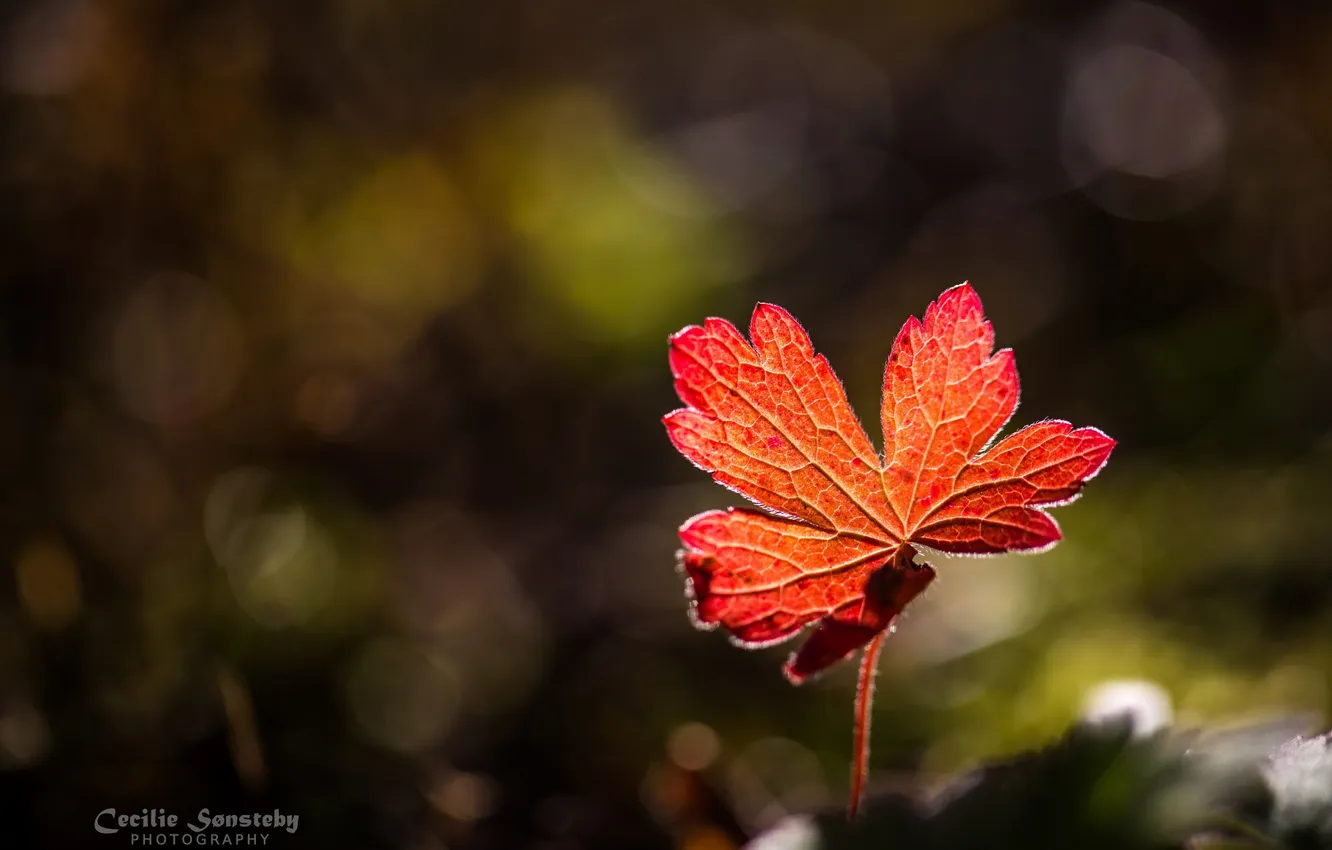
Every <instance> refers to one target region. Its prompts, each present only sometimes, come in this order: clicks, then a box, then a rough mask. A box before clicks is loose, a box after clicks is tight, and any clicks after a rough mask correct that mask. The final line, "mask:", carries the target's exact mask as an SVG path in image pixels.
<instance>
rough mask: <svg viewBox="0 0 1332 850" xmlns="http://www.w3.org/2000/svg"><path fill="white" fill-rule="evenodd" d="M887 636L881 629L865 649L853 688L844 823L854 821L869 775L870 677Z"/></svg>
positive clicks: (871, 697) (871, 694) (877, 662)
mask: <svg viewBox="0 0 1332 850" xmlns="http://www.w3.org/2000/svg"><path fill="white" fill-rule="evenodd" d="M887 635H888V630H887V629H884V630H883V631H881V632H879V633H878V634H877V635H875V636H874V639H873V640H871V641H870V642H869V643H868V644H866V645H865V655H864V657H863V658H861V660H860V678H859V680H858V682H857V685H856V721H855V726H854V728H853V730H852V744H851V746H852V749H853V752H852V756H851V801H850V803H848V804H847V810H846V819H847V820H849V821H853V820H855V819H856V812H857V811H859V809H860V798H861V796H862V795H863V794H864V792H865V777H866V775H867V774H868V773H869V733H870V709H871V707H872V706H873V705H874V673H875V671H876V670H878V667H879V649H880V647H882V646H883V639H884V638H885V637H886V636H887Z"/></svg>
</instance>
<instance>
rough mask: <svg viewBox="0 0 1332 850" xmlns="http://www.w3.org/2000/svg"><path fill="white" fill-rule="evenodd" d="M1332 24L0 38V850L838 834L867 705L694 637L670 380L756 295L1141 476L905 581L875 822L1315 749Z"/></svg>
mask: <svg viewBox="0 0 1332 850" xmlns="http://www.w3.org/2000/svg"><path fill="white" fill-rule="evenodd" d="M1330 11H1332V10H1329V9H1328V8H1327V4H1323V3H1315V2H1289V3H1275V2H1254V0H1250V1H1249V2H1244V3H1240V2H1238V0H1219V2H1207V3H1202V2H1197V0H1194V1H1193V2H1187V3H1181V4H1178V5H1174V6H1167V5H1163V4H1159V3H1158V4H1149V3H1142V2H1128V0H1124V1H1123V2H1111V3H1105V4H1088V3H1085V2H1073V0H1069V2H1043V3H1037V2H1024V0H940V2H928V3H927V2H902V3H862V2H852V0H836V2H827V3H812V2H803V3H802V2H788V3H778V4H760V3H749V2H743V0H716V2H703V0H696V1H695V0H686V2H681V3H654V2H648V3H612V2H607V0H573V2H571V3H542V2H536V0H493V2H489V3H485V4H479V5H478V4H457V3H442V2H424V0H335V2H331V3H312V2H305V0H295V2H283V3H259V2H252V0H204V2H192V3H167V2H161V0H137V1H136V2H129V0H27V2H22V3H15V4H8V5H7V6H6V7H5V8H4V9H3V11H0V191H3V199H4V202H3V204H0V402H2V403H0V473H2V474H0V548H2V550H3V551H2V552H0V557H3V559H4V563H5V568H4V575H5V576H6V577H7V579H6V581H4V582H2V583H0V588H2V589H0V807H2V808H0V817H3V821H0V836H2V837H3V841H2V842H0V843H4V845H5V846H16V847H25V846H33V847H60V848H65V847H76V846H85V845H87V846H91V845H95V846H99V847H105V846H110V845H109V844H108V843H107V841H114V840H115V839H113V838H112V837H108V836H99V835H97V834H95V833H94V832H93V831H92V819H93V817H94V816H95V815H96V813H97V812H98V811H100V810H102V809H104V808H108V807H115V808H117V809H119V810H121V811H139V810H141V809H143V808H148V807H161V808H165V809H167V810H168V811H174V812H177V813H178V814H180V815H183V816H189V815H190V814H191V813H192V812H197V810H198V809H199V808H203V807H208V808H210V809H212V810H214V811H239V810H250V809H253V808H256V807H257V808H260V809H263V808H267V807H276V806H280V807H281V808H282V809H284V810H286V811H289V812H294V813H298V814H299V815H300V816H301V819H302V820H301V832H300V835H299V839H300V841H301V845H300V846H316V847H325V848H331V847H356V848H367V847H394V848H415V849H416V850H425V849H426V848H433V849H435V850H437V848H440V847H478V848H489V847H504V848H508V847H529V846H545V847H559V848H570V849H571V848H575V847H586V848H593V847H625V846H636V847H670V846H678V847H682V848H689V850H709V848H724V847H738V846H740V845H742V844H743V843H744V842H745V841H746V840H748V839H749V838H750V837H752V836H754V835H757V834H759V833H760V832H762V831H763V830H765V829H768V828H770V827H771V826H773V825H774V824H775V823H777V822H778V821H780V820H781V819H782V818H784V817H786V816H787V815H789V814H792V813H796V812H803V811H812V810H816V809H818V808H819V807H821V806H824V805H828V804H835V803H839V802H841V801H843V800H844V799H845V789H846V779H845V776H846V773H845V771H846V768H847V766H848V764H849V751H850V743H851V742H850V736H849V735H848V734H847V731H846V730H847V728H848V721H849V714H850V712H849V709H848V706H849V704H850V695H851V690H850V689H851V682H852V679H853V674H854V671H852V670H850V669H845V670H838V671H834V672H833V674H832V675H830V676H828V677H825V678H824V679H822V680H820V681H819V682H818V683H815V684H812V685H810V686H807V687H804V688H800V689H792V688H790V686H788V685H787V684H786V683H785V682H784V681H783V680H782V678H781V676H780V674H779V673H777V672H776V671H777V669H778V667H779V663H777V662H779V661H780V658H781V657H782V653H784V651H785V650H784V649H774V650H772V653H773V657H769V656H768V655H767V654H766V653H738V652H734V651H731V650H730V649H729V648H728V647H727V646H726V645H725V643H724V640H723V639H722V638H721V637H720V636H718V635H716V634H705V633H700V632H696V631H694V630H693V629H692V628H691V627H690V625H689V622H688V620H687V618H686V616H685V610H684V605H685V603H684V599H683V595H682V586H681V580H680V578H679V577H678V576H677V575H676V574H675V572H674V570H673V563H674V550H675V548H676V546H677V540H676V535H675V526H676V525H677V524H678V522H679V520H680V518H681V517H685V516H689V515H691V514H693V513H696V512H699V511H701V510H704V509H707V508H711V507H721V506H724V505H726V504H729V503H730V502H731V500H732V498H733V497H732V495H731V494H729V493H727V492H725V491H724V490H722V489H721V488H719V487H717V486H715V485H713V484H711V483H709V482H706V481H702V480H700V476H699V475H698V474H697V472H696V470H693V469H692V468H690V467H689V466H688V465H687V464H686V463H684V462H683V461H681V460H680V458H679V457H678V456H677V455H676V454H675V452H674V451H673V450H672V449H671V447H670V445H669V443H668V441H667V440H666V438H665V435H664V434H663V433H662V429H661V425H660V417H661V415H662V414H663V413H665V412H666V411H668V410H670V409H672V408H673V407H674V406H675V403H674V397H673V393H672V390H671V383H670V375H669V371H668V369H667V366H666V362H665V339H666V336H667V334H668V333H670V332H672V331H674V330H676V329H678V328H679V327H681V326H682V325H684V324H686V323H688V322H696V321H698V320H700V319H702V318H703V317H705V316H707V315H721V316H725V317H727V318H729V319H731V320H733V321H741V320H743V319H744V317H745V316H746V315H748V313H749V311H750V310H751V309H752V307H753V305H754V303H755V302H757V301H760V300H763V301H773V302H776V303H780V304H782V305H783V306H786V307H788V308H789V309H791V311H792V312H793V313H795V314H796V315H799V316H800V317H801V321H802V322H803V323H804V324H805V325H806V327H807V329H808V330H809V332H810V334H811V337H812V338H813V341H814V344H815V345H816V346H817V347H818V348H819V350H821V351H823V352H825V353H827V354H828V356H829V358H830V359H831V360H832V361H833V362H835V363H837V364H839V366H838V372H839V374H840V375H841V377H842V378H843V380H844V381H845V382H846V386H847V391H848V395H849V396H850V400H851V402H852V404H853V405H854V406H855V407H856V408H857V409H860V410H873V409H874V408H875V406H876V405H877V403H878V394H879V390H880V386H881V378H882V366H883V362H884V358H885V357H886V356H887V354H888V351H889V348H890V347H891V343H892V339H893V337H894V335H895V334H896V332H897V330H898V328H899V327H900V326H901V324H902V322H903V320H904V319H905V318H906V317H907V316H908V315H910V314H912V313H918V312H919V311H920V310H921V309H923V307H924V306H925V305H926V304H927V303H928V302H929V300H930V299H931V298H932V297H933V296H934V295H935V294H937V293H938V292H939V291H941V290H942V289H944V288H946V287H948V286H950V285H953V284H955V283H958V282H961V281H962V280H964V279H971V280H972V281H973V283H974V284H975V286H976V288H977V290H978V291H979V292H980V294H981V295H982V297H983V298H984V300H985V305H986V309H987V311H988V313H989V314H990V316H991V318H992V319H993V320H994V323H995V326H996V327H997V328H998V329H999V338H998V340H997V342H998V344H999V345H1000V346H1011V347H1013V348H1014V349H1015V351H1016V356H1017V358H1018V361H1019V364H1020V367H1021V375H1022V380H1023V406H1022V409H1021V411H1020V414H1019V415H1020V416H1021V421H1023V422H1031V421H1036V420H1039V419H1040V418H1043V417H1046V416H1052V415H1058V416H1060V417H1065V418H1068V419H1070V420H1073V421H1076V422H1093V423H1096V424H1097V425H1099V426H1102V427H1103V428H1104V429H1105V430H1106V431H1107V432H1108V433H1109V434H1111V435H1112V436H1113V437H1115V438H1116V439H1117V440H1119V447H1118V448H1117V449H1116V455H1115V460H1114V462H1113V464H1112V465H1111V466H1110V468H1109V469H1108V470H1107V472H1106V473H1105V474H1103V475H1102V476H1101V477H1099V478H1098V479H1097V480H1096V481H1095V482H1094V486H1095V488H1096V492H1095V498H1089V499H1086V500H1084V501H1080V502H1078V503H1076V504H1073V505H1069V506H1067V507H1065V508H1062V509H1061V511H1060V513H1059V521H1060V523H1061V526H1062V528H1063V531H1064V534H1065V538H1066V539H1065V541H1064V543H1062V544H1061V545H1060V546H1059V547H1058V548H1057V549H1055V550H1054V551H1052V552H1050V553H1048V554H1044V555H1039V556H1034V557H1014V558H1001V559H988V560H943V559H941V560H939V561H936V562H932V563H935V566H936V567H937V568H938V571H939V578H938V580H937V581H936V582H935V583H934V586H933V587H932V589H931V591H930V593H929V594H927V595H926V596H925V597H924V598H923V599H921V600H919V601H918V602H917V603H916V604H915V606H914V607H913V611H912V612H911V613H910V615H909V616H908V617H907V618H906V619H905V620H904V622H903V623H902V624H901V627H900V628H899V631H898V633H897V634H896V635H895V636H894V638H893V639H892V640H891V641H889V642H888V645H887V647H886V649H885V652H884V658H883V673H882V675H881V677H880V679H879V689H878V698H877V708H876V724H875V731H874V742H875V750H874V753H873V768H874V770H875V771H876V773H877V775H878V776H879V777H880V778H881V779H882V778H885V777H891V776H899V775H911V776H913V777H916V776H919V777H926V778H929V777H934V776H939V775H943V774H951V773H953V772H954V771H957V770H964V769H966V768H968V767H970V766H972V765H974V764H975V763H977V762H978V761H981V760H985V761H989V762H993V761H995V760H1002V759H1005V758H1008V757H1011V756H1012V755H1013V754H1014V753H1017V752H1020V751H1024V750H1029V749H1033V748H1040V747H1044V746H1046V745H1047V744H1049V742H1051V741H1053V740H1056V739H1057V738H1058V737H1059V736H1060V734H1061V733H1062V730H1064V729H1066V728H1068V726H1069V724H1070V723H1071V722H1072V721H1073V720H1074V719H1075V718H1077V717H1078V716H1080V715H1081V714H1082V713H1083V712H1084V710H1086V709H1087V708H1088V707H1089V706H1090V707H1091V708H1092V709H1095V710H1096V711H1103V710H1105V711H1108V710H1109V709H1110V708H1113V706H1114V705H1116V704H1117V701H1119V700H1122V699H1123V698H1124V695H1125V694H1136V695H1138V697H1141V696H1142V695H1144V694H1147V695H1150V700H1149V701H1150V702H1151V704H1153V705H1155V706H1156V713H1157V715H1159V718H1160V722H1161V723H1162V724H1166V723H1168V722H1171V721H1173V722H1175V723H1177V724H1179V725H1182V726H1190V727H1191V726H1206V725H1209V724H1212V723H1216V722H1222V721H1227V722H1228V721H1229V719H1230V718H1235V717H1244V716H1249V715H1262V714H1268V713H1278V712H1287V711H1299V712H1309V713H1311V714H1313V715H1315V716H1319V717H1321V716H1323V715H1324V714H1325V712H1326V711H1327V709H1328V707H1329V705H1328V703H1329V698H1330V697H1329V685H1330V684H1332V681H1330V678H1329V674H1330V673H1332V644H1329V642H1328V640H1327V635H1328V634H1329V629H1330V628H1332V556H1330V555H1329V552H1332V525H1330V524H1329V523H1328V522H1327V517H1328V516H1329V512H1330V511H1332V489H1330V488H1329V487H1328V481H1329V480H1332V391H1330V390H1329V387H1332V240H1330V239H1328V238H1327V235H1326V229H1327V226H1328V224H1327V223H1328V221H1329V220H1332V107H1330V106H1329V104H1332V14H1330ZM1291 811H1296V809H1292V810H1291ZM1292 823H1293V822H1292ZM102 839H107V841H103V840H102ZM274 840H275V841H276V839H274Z"/></svg>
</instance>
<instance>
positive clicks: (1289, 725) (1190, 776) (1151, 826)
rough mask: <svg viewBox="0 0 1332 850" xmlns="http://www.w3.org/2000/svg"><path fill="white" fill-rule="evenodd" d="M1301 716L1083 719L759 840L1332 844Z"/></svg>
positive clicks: (990, 849)
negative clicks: (1195, 721)
mask: <svg viewBox="0 0 1332 850" xmlns="http://www.w3.org/2000/svg"><path fill="white" fill-rule="evenodd" d="M1307 728H1308V726H1307V723H1306V722H1305V721H1303V720H1300V719H1290V720H1282V721H1278V722H1273V723H1264V724H1257V725H1249V726H1244V727H1238V728H1234V729H1228V730H1224V731H1214V732H1200V731H1178V730H1163V731H1159V732H1156V733H1154V734H1151V735H1135V734H1134V730H1133V727H1132V723H1131V722H1130V721H1128V720H1127V719H1125V720H1124V721H1123V722H1120V721H1112V722H1109V723H1100V724H1090V723H1083V724H1079V725H1077V726H1075V727H1073V728H1072V729H1071V730H1070V731H1069V732H1068V733H1067V734H1065V735H1064V737H1063V738H1061V739H1060V740H1059V741H1057V742H1055V743H1054V744H1052V745H1051V746H1049V747H1047V748H1045V749H1042V750H1038V751H1033V752H1028V753H1023V754H1020V755H1018V756H1016V757H1014V758H1012V759H1009V760H1007V761H1004V762H999V763H995V764H991V765H987V766H985V767H982V768H980V769H978V770H975V771H973V772H971V773H968V774H965V775H963V776H961V777H959V778H958V779H955V780H953V781H951V782H949V783H948V784H947V785H945V786H944V787H943V788H942V789H941V790H940V791H938V792H937V793H935V794H932V795H906V794H888V795H881V796H876V797H871V798H870V799H869V800H868V801H867V803H866V807H865V809H864V813H863V815H862V816H861V817H860V818H859V819H857V820H856V821H855V823H850V824H849V823H847V821H846V817H845V814H844V813H842V812H826V813H820V814H817V815H814V816H810V817H802V818H793V819H790V820H788V821H787V822H784V823H783V824H780V825H778V827H777V828H775V829H774V830H772V831H771V832H769V833H767V834H765V835H762V836H759V837H758V838H757V839H756V840H755V841H754V842H752V843H751V844H750V845H749V848H750V850H816V849H817V850H889V849H890V848H891V850H973V849H974V850H1005V848H1014V850H1017V848H1021V850H1074V848H1076V850H1226V848H1288V850H1315V848H1318V849H1319V850H1321V848H1332V743H1329V739H1328V738H1327V737H1314V738H1302V737H1292V736H1297V735H1298V733H1299V732H1301V731H1304V729H1307Z"/></svg>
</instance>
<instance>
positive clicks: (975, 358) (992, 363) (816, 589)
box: [665, 283, 1115, 810]
mask: <svg viewBox="0 0 1332 850" xmlns="http://www.w3.org/2000/svg"><path fill="white" fill-rule="evenodd" d="M749 336H750V340H752V343H751V341H749V340H746V339H745V338H744V336H743V335H741V333H740V332H739V331H738V330H736V328H735V326H734V325H732V324H730V323H729V322H726V321H724V320H722V319H708V320H707V322H705V323H704V325H703V327H701V328H700V327H687V328H685V329H684V330H682V331H680V332H679V333H677V334H675V335H674V336H672V337H671V341H670V343H671V347H670V362H671V371H672V372H673V373H674V375H675V388H676V391H677V392H678V393H679V395H680V398H681V400H682V401H684V403H685V404H686V405H688V407H686V408H683V409H681V410H676V411H675V412H673V413H671V414H669V415H668V416H667V417H666V418H665V423H666V430H667V433H668V434H669V435H670V438H671V441H672V442H673V443H674V444H675V446H676V448H678V449H679V450H680V452H681V453H682V454H683V455H684V456H685V457H687V458H689V460H691V461H692V462H693V463H694V464H695V465H697V466H698V467H700V468H701V469H703V470H705V471H707V472H710V473H711V474H712V476H713V478H715V479H716V480H717V481H718V482H720V483H722V484H724V485H726V486H727V487H730V488H731V489H733V490H735V491H736V492H738V493H740V494H741V495H743V496H745V497H747V498H749V499H751V500H752V501H754V502H756V503H757V504H758V505H760V506H762V507H764V508H767V509H768V510H769V511H771V512H772V514H765V513H762V512H759V511H753V510H743V509H735V508H732V509H730V510H727V511H709V512H707V513H703V514H700V515H698V516H696V517H694V518H693V519H691V520H689V521H688V522H686V523H685V524H684V526H683V527H682V528H681V529H680V538H681V540H682V541H683V543H684V550H683V552H682V553H681V563H682V565H683V567H684V571H685V574H686V582H687V587H688V590H689V594H690V597H691V598H692V599H693V616H694V620H695V622H696V623H697V624H698V625H699V626H700V627H704V628H712V627H715V626H717V625H722V626H724V627H725V628H726V629H727V630H728V631H729V632H730V633H731V634H732V635H733V637H734V638H735V640H736V641H737V642H739V643H740V644H741V645H742V646H748V647H754V646H763V645H767V644H771V643H776V642H779V641H783V640H786V639H788V638H790V637H793V636H794V635H796V634H797V633H798V632H800V631H801V630H802V629H803V628H804V627H805V626H808V625H811V624H816V625H815V628H814V631H813V632H812V633H811V635H810V637H809V639H808V640H807V641H806V642H805V644H804V645H803V646H802V647H801V648H800V649H799V651H797V652H796V653H795V654H794V655H793V656H792V657H791V658H790V660H789V661H788V662H787V664H786V668H785V671H786V675H787V677H788V678H790V679H791V681H792V682H794V683H797V684H798V683H800V682H802V681H804V680H805V679H806V678H807V677H809V676H811V675H813V674H816V673H819V672H821V671H822V670H824V669H826V668H828V667H829V666H831V665H833V664H835V663H837V662H838V661H841V660H842V659H844V658H846V657H847V656H848V655H850V654H851V653H852V652H854V651H855V650H857V649H859V648H861V647H862V646H865V645H866V644H869V643H870V641H872V640H875V639H876V638H877V637H878V636H880V635H881V634H882V633H884V632H885V631H886V630H887V629H888V627H889V626H890V625H891V624H892V621H893V618H894V617H896V616H897V615H898V614H899V613H901V611H902V609H903V608H904V607H905V606H906V605H907V604H908V603H909V602H910V601H911V600H912V599H914V598H915V597H916V596H917V595H919V594H920V593H921V591H923V590H924V589H925V588H926V587H927V586H928V585H929V583H930V581H931V580H933V578H934V570H933V569H932V568H931V567H930V566H928V565H925V564H919V565H918V564H915V563H914V558H915V557H916V547H917V546H921V547H927V548H931V549H935V550H939V551H943V552H949V553H954V554H974V555H989V554H996V553H999V552H1018V551H1035V550H1039V549H1043V548H1046V547H1049V546H1051V545H1053V544H1054V543H1056V542H1057V541H1058V540H1059V537H1060V534H1059V527H1058V526H1057V525H1056V524H1055V521H1054V520H1053V519H1051V518H1050V516H1049V514H1047V513H1046V512H1045V511H1044V510H1043V509H1044V508H1048V507H1051V506H1054V505H1058V504H1062V503H1065V502H1068V501H1070V500H1071V499H1073V498H1074V497H1075V496H1076V495H1077V493H1078V491H1079V490H1080V489H1081V488H1082V485H1083V484H1084V483H1085V482H1086V481H1087V480H1088V479H1090V478H1091V477H1092V476H1094V475H1095V474H1096V473H1097V472H1098V471H1100V469H1101V467H1102V466H1104V465H1105V462H1106V460H1107V459H1108V458H1109V457H1110V452H1111V450H1112V449H1113V448H1114V445H1115V442H1114V440H1112V439H1110V438H1109V437H1107V436H1106V435H1105V434H1103V433H1101V432H1100V431H1098V430H1097V429H1095V428H1077V429H1074V428H1073V427H1072V426H1071V425H1069V424H1068V423H1067V422H1060V421H1045V422H1039V423H1037V424H1035V425H1031V426H1029V427H1027V428H1024V429H1022V430H1021V431H1018V432H1017V433H1015V434H1012V435H1010V436H1008V437H1006V438H1004V439H1003V440H1000V441H999V442H998V443H997V444H995V445H993V446H992V447H990V448H989V449H986V446H987V445H989V444H990V442H991V441H992V440H993V439H994V438H995V436H996V435H997V434H998V433H999V431H1000V429H1002V428H1003V427H1004V424H1005V423H1006V422H1007V421H1008V419H1009V417H1011V416H1012V415H1013V411H1014V410H1016V409H1017V402H1018V377H1017V368H1016V366H1015V365H1014V363H1013V354H1012V352H1011V351H1009V350H1008V349H1004V350H1003V351H1000V352H997V353H994V352H993V349H994V331H993V329H992V328H991V327H990V323H989V322H988V321H986V320H985V315H984V312H983V311H982V308H981V302H980V299H979V298H978V297H977V296H976V293H975V292H974V291H973V290H972V289H971V287H970V286H969V285H968V284H965V283H964V284H962V285H961V286H956V287H954V288H952V289H950V290H948V291H947V292H945V293H944V294H943V295H941V296H940V297H939V299H938V300H937V301H935V302H934V303H933V304H931V305H930V307H929V309H928V310H926V312H925V320H924V322H921V321H918V320H917V319H916V318H915V317H912V318H910V319H908V320H907V322H906V324H905V325H903V327H902V330H901V332H900V333H898V335H897V340H896V342H894V343H893V350H892V354H891V356H890V357H889V358H888V366H887V369H886V370H885V373H884V380H883V409H882V411H881V419H882V425H883V433H884V453H883V456H882V457H880V456H879V454H878V453H877V452H875V450H874V447H873V446H872V445H871V444H870V441H869V438H868V437H867V436H866V435H865V431H864V429H863V428H862V427H861V425H860V422H859V420H858V419H857V418H856V415H855V413H854V412H853V411H852V410H851V405H850V404H849V403H848V402H847V400H846V393H845V391H844V390H843V389H842V384H841V382H840V381H839V380H838V379H837V376H836V375H835V374H833V371H832V369H831V368H830V367H829V366H828V362H827V360H825V359H824V357H823V356H822V355H816V354H815V353H814V348H813V346H812V345H811V344H810V341H809V336H808V335H807V334H806V333H805V330H804V328H802V327H801V326H800V324H799V323H798V322H796V320H795V319H794V318H793V317H792V316H791V315H790V314H789V313H787V312H786V311H785V310H783V309H781V308H780V307H776V306H773V305H771V304H760V305H759V306H758V307H757V308H756V309H755V310H754V316H753V319H752V320H751V321H750V326H749ZM876 647H877V643H876ZM872 673H873V664H872V659H869V663H867V664H866V665H864V668H863V669H862V683H861V687H862V698H864V699H867V696H865V695H866V694H867V689H868V684H869V683H868V681H866V679H867V677H868V676H870V675H872ZM864 713H865V715H866V719H865V721H864V722H866V723H867V722H868V719H867V717H868V707H867V704H866V705H865V707H864ZM863 755H864V754H863V753H859V754H858V758H863ZM859 778H860V777H857V785H858V782H859ZM858 796H859V794H858V788H856V789H853V798H852V808H853V810H854V806H855V804H856V802H857V800H858Z"/></svg>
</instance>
